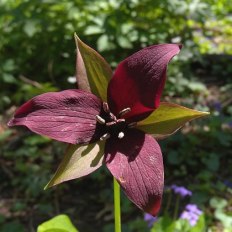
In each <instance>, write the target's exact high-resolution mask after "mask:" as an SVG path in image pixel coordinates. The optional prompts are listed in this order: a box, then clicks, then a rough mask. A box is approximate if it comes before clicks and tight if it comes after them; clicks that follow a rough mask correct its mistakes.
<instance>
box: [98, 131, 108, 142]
mask: <svg viewBox="0 0 232 232" xmlns="http://www.w3.org/2000/svg"><path fill="white" fill-rule="evenodd" d="M108 138H110V134H109V133H106V134H104V135H102V137H101V138H100V140H101V141H103V140H107V139H108Z"/></svg>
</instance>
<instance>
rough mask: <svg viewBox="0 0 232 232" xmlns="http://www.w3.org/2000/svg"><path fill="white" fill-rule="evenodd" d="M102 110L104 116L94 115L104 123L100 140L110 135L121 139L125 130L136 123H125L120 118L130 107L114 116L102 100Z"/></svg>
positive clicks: (98, 120)
mask: <svg viewBox="0 0 232 232" xmlns="http://www.w3.org/2000/svg"><path fill="white" fill-rule="evenodd" d="M103 110H104V116H100V115H96V121H97V122H98V123H100V124H102V125H104V126H105V128H104V131H106V133H105V134H103V135H102V136H101V138H100V140H106V139H108V138H110V137H117V138H119V139H122V138H123V137H124V136H125V131H126V130H127V129H128V128H132V127H134V126H135V125H136V123H127V122H126V120H125V119H124V118H122V116H123V115H125V114H127V113H129V112H130V111H131V109H130V108H125V109H123V110H121V111H120V112H119V114H118V115H117V116H115V115H114V114H113V113H112V112H110V109H109V106H108V104H107V103H106V102H103Z"/></svg>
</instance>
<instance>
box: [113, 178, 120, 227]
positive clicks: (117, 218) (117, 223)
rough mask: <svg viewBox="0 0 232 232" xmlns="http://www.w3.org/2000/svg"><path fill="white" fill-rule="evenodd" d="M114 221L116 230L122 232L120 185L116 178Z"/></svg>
mask: <svg viewBox="0 0 232 232" xmlns="http://www.w3.org/2000/svg"><path fill="white" fill-rule="evenodd" d="M114 223H115V232H121V209H120V186H119V184H118V182H117V181H116V179H115V178H114Z"/></svg>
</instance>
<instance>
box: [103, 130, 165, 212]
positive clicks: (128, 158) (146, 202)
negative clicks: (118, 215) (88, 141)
mask: <svg viewBox="0 0 232 232" xmlns="http://www.w3.org/2000/svg"><path fill="white" fill-rule="evenodd" d="M105 154H106V165H107V167H108V169H109V170H110V172H111V173H112V175H113V176H114V177H115V178H116V179H117V181H118V182H119V184H120V185H121V186H122V189H123V190H124V192H125V194H126V195H127V196H128V198H129V199H130V200H131V201H132V202H134V203H135V204H136V205H137V206H138V207H139V208H140V209H142V210H144V211H145V212H147V213H150V214H152V215H153V216H155V215H156V214H157V213H158V211H159V208H160V204H161V199H162V193H163V184H164V173H163V159H162V153H161V150H160V147H159V144H158V143H157V142H156V140H155V139H153V138H152V137H151V136H150V135H145V134H144V133H143V132H141V131H139V130H137V129H132V130H129V131H127V132H126V133H125V137H124V138H122V139H108V140H107V142H106V146H105Z"/></svg>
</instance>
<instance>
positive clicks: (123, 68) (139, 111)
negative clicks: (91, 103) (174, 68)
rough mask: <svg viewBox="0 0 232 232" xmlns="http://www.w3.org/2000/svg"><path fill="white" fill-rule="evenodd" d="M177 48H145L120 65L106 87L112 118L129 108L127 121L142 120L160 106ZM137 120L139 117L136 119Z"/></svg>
mask: <svg viewBox="0 0 232 232" xmlns="http://www.w3.org/2000/svg"><path fill="white" fill-rule="evenodd" d="M180 48H181V46H180V45H178V44H160V45H154V46H151V47H147V48H144V49H142V50H140V51H138V52H137V53H135V54H133V55H132V56H130V57H128V58H127V59H125V60H124V61H122V62H121V63H120V64H119V65H118V67H117V69H116V71H115V73H114V75H113V77H112V79H111V81H110V83H109V86H108V102H109V105H110V108H111V110H112V112H113V113H114V114H117V113H118V112H119V111H121V110H122V109H125V108H127V107H130V108H131V112H130V113H128V114H127V115H125V116H126V117H127V118H133V117H135V118H134V120H136V121H137V120H141V118H140V117H141V116H142V115H143V114H144V115H146V116H147V113H150V112H152V111H153V110H154V109H156V108H157V107H158V106H159V102H160V96H161V94H162V90H163V87H164V84H165V79H166V69H167V65H168V62H169V61H170V60H171V59H172V57H173V56H175V55H176V54H178V53H179V51H180ZM136 116H140V117H138V118H136Z"/></svg>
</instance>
